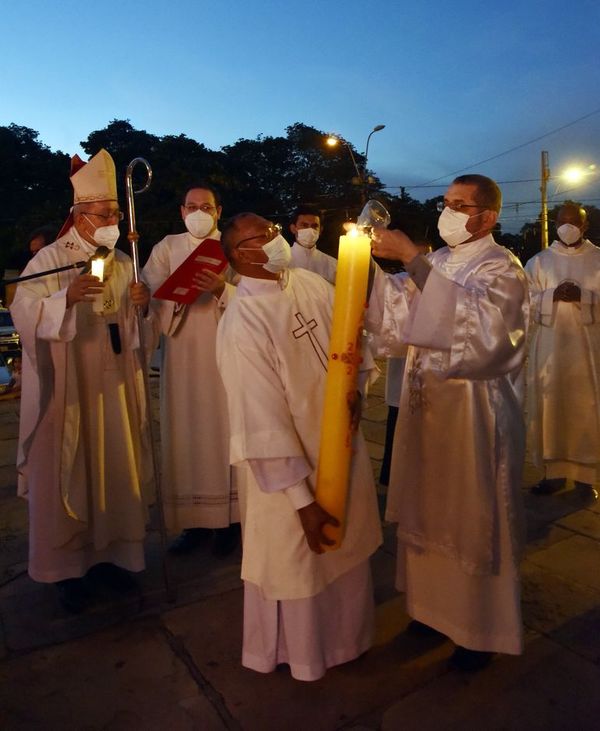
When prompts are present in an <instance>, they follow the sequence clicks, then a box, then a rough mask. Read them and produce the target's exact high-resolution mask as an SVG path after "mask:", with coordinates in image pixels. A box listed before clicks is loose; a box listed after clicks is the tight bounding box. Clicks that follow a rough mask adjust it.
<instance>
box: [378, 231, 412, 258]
mask: <svg viewBox="0 0 600 731" xmlns="http://www.w3.org/2000/svg"><path fill="white" fill-rule="evenodd" d="M371 245H372V250H373V255H374V256H377V257H379V258H381V259H393V260H399V261H401V262H402V263H403V264H408V262H409V261H412V260H413V259H414V258H415V256H417V255H418V254H419V253H420V252H419V249H418V248H417V247H416V246H415V244H413V242H412V241H411V240H410V239H409V238H408V236H407V235H406V234H405V233H403V232H402V231H398V230H392V231H390V230H388V229H385V228H373V230H372V231H371Z"/></svg>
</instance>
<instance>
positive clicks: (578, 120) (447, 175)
mask: <svg viewBox="0 0 600 731" xmlns="http://www.w3.org/2000/svg"><path fill="white" fill-rule="evenodd" d="M599 112H600V107H598V109H594V110H593V111H591V112H588V113H587V114H584V115H583V116H582V117H578V118H577V119H574V120H573V121H572V122H567V124H563V125H562V126H560V127H557V128H556V129H553V130H550V132H546V133H545V134H543V135H540V136H539V137H534V138H533V139H532V140H528V141H527V142H523V143H522V144H520V145H515V147H511V148H510V149H509V150H504V152H499V153H498V154H497V155H492V157H488V158H486V159H485V160H479V162H474V163H472V164H471V165H468V166H467V167H464V168H460V169H459V170H455V171H454V172H452V173H446V175H440V177H439V178H433V180H428V181H427V183H424V184H423V185H422V186H409V185H407V186H406V187H407V188H412V187H425V186H428V185H430V184H431V183H436V182H437V181H438V180H443V179H444V178H449V177H450V176H451V175H456V174H457V173H462V172H464V171H465V170H470V169H471V168H474V167H475V166H476V165H483V164H484V163H486V162H491V161H492V160H497V159H498V158H499V157H502V156H503V155H508V154H509V153H511V152H514V151H515V150H521V149H522V148H523V147H527V146H528V145H532V144H533V143H534V142H539V141H540V140H543V139H545V138H546V137H550V135H553V134H556V133H557V132H561V131H562V130H563V129H567V127H572V126H573V125H574V124H578V123H579V122H582V121H583V120H584V119H588V117H593V116H594V114H598V113H599Z"/></svg>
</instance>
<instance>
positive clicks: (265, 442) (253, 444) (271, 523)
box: [217, 269, 381, 680]
mask: <svg viewBox="0 0 600 731" xmlns="http://www.w3.org/2000/svg"><path fill="white" fill-rule="evenodd" d="M332 301H333V288H332V287H331V285H330V284H328V283H327V282H326V281H325V280H324V279H323V278H321V277H319V276H316V275H315V274H314V273H311V272H307V271H304V270H302V269H293V270H289V271H288V272H287V273H286V275H285V277H284V279H283V280H282V281H281V282H276V281H272V280H262V279H251V278H247V277H242V279H241V281H240V284H239V285H238V291H237V296H236V298H235V301H233V302H232V303H230V305H229V307H228V309H227V311H226V312H225V314H224V316H223V318H222V320H221V322H220V324H219V332H218V337H217V357H218V361H219V368H220V370H221V373H222V375H223V382H224V384H225V388H226V391H227V397H228V405H229V414H230V423H231V461H232V464H234V465H238V469H241V470H243V471H244V472H245V473H246V475H247V478H246V479H244V481H243V484H244V489H243V490H242V491H241V493H240V497H241V502H242V526H243V539H244V550H243V557H242V578H243V579H244V582H245V586H246V594H245V596H246V599H245V602H246V607H247V611H246V613H245V629H244V653H243V662H244V664H245V665H247V666H248V667H252V668H254V669H256V670H260V671H263V672H267V671H269V670H273V669H274V667H275V664H276V662H280V661H282V658H285V661H287V662H289V663H290V667H291V670H292V674H293V675H294V677H297V678H299V679H305V680H312V679H316V678H317V677H320V676H321V675H322V674H323V672H324V671H325V669H326V667H328V666H330V665H331V664H336V663H338V662H345V661H347V660H350V659H352V658H353V657H356V656H357V655H358V654H361V653H362V652H364V650H365V649H367V647H368V646H369V644H370V642H371V632H372V625H371V623H370V621H367V620H365V617H372V604H373V598H372V594H371V592H370V591H367V590H365V586H366V583H368V582H370V573H369V571H368V566H367V565H366V562H367V561H368V558H369V556H370V555H371V554H372V553H373V552H374V551H375V550H376V548H377V546H378V545H379V544H380V542H381V529H380V524H379V516H378V511H377V504H376V497H375V487H374V482H373V474H372V470H371V466H370V461H369V457H368V453H367V450H366V445H365V442H364V439H363V438H362V435H360V434H357V436H356V440H355V441H356V443H355V447H356V453H355V455H354V458H353V464H352V469H351V480H350V488H349V495H350V498H349V505H348V517H347V529H346V535H345V537H344V541H343V543H342V547H341V548H340V549H339V550H337V551H328V552H325V553H324V554H321V555H317V554H315V553H313V552H312V551H310V549H309V548H308V544H307V542H306V538H305V536H304V532H303V530H302V526H301V523H300V520H299V517H298V515H297V508H298V507H302V505H305V504H307V500H306V499H305V498H302V497H300V498H299V497H298V495H299V494H300V495H302V493H303V494H304V496H306V495H308V501H311V500H312V494H313V491H314V480H315V473H316V464H317V460H318V451H319V441H320V428H319V421H320V418H321V412H322V402H323V395H324V385H325V376H326V369H327V353H328V346H329V336H330V328H331V313H332ZM261 463H268V464H267V466H266V467H265V468H264V469H260V464H261ZM271 465H273V466H272V467H271ZM275 465H279V466H278V467H275ZM270 472H274V473H276V474H277V478H272V479H269V473H270ZM286 478H287V479H286ZM275 483H278V484H275ZM283 488H285V489H283ZM299 500H300V502H299ZM325 597H328V599H327V598H325ZM327 601H330V602H331V604H330V614H331V616H332V617H333V616H337V615H336V613H337V612H338V611H339V612H340V616H344V617H347V621H346V622H341V623H340V624H339V625H335V623H333V624H334V626H331V627H329V629H328V630H327V632H325V631H324V630H325V626H324V625H323V622H322V621H321V625H322V626H321V631H320V632H310V633H308V635H307V634H306V629H307V627H309V626H313V627H314V624H315V622H316V623H317V624H319V620H318V617H319V615H320V612H321V611H322V605H323V602H325V603H327ZM353 601H355V602H357V603H358V605H357V607H355V610H356V611H352V612H348V611H344V610H343V605H344V604H345V603H348V602H353ZM319 607H321V608H319ZM273 612H275V614H273ZM277 617H279V619H278V621H275V620H274V618H277ZM298 634H300V636H301V637H302V642H300V643H299V642H298V637H297V635H298ZM300 645H303V647H304V651H303V652H298V651H297V650H298V649H299V647H300ZM294 648H296V649H294Z"/></svg>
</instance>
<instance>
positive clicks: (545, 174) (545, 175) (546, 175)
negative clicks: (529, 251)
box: [540, 150, 550, 249]
mask: <svg viewBox="0 0 600 731" xmlns="http://www.w3.org/2000/svg"><path fill="white" fill-rule="evenodd" d="M549 179H550V168H549V167H548V152H547V151H546V150H542V184H541V186H540V193H541V194H542V220H541V225H542V249H547V248H548V180H549Z"/></svg>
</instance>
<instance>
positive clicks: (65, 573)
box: [11, 150, 153, 612]
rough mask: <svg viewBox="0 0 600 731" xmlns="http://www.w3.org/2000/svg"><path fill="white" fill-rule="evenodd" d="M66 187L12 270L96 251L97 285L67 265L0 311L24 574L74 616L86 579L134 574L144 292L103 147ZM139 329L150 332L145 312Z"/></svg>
mask: <svg viewBox="0 0 600 731" xmlns="http://www.w3.org/2000/svg"><path fill="white" fill-rule="evenodd" d="M71 183H72V184H73V189H74V194H75V195H74V197H75V200H74V206H73V209H72V212H71V214H70V216H69V219H68V221H67V223H66V224H65V226H64V227H63V234H61V235H60V236H59V238H58V239H57V241H55V242H54V243H52V244H50V245H49V246H45V247H44V248H43V249H41V250H40V251H39V252H38V253H37V254H36V256H35V257H34V258H33V259H32V260H31V261H30V262H29V264H28V265H27V267H26V269H25V271H24V274H25V275H29V274H36V273H41V272H44V271H46V270H48V269H53V268H55V267H60V266H65V265H69V264H74V263H75V262H78V261H82V260H83V261H85V260H90V259H91V258H92V257H93V256H94V254H95V253H96V251H97V249H98V248H99V247H105V248H106V250H110V251H109V254H108V256H107V257H106V259H105V266H104V271H103V280H104V281H103V283H101V282H100V281H99V278H98V277H97V276H94V275H93V274H89V273H82V272H81V269H80V268H74V269H69V270H67V271H63V272H60V273H57V274H52V275H45V276H40V277H39V278H35V279H31V280H29V281H26V282H22V283H21V284H19V285H18V287H17V292H16V295H15V299H14V301H13V303H12V306H11V313H12V316H13V318H14V322H15V326H16V327H17V329H18V331H19V334H20V336H21V342H22V344H23V396H22V408H21V421H20V432H19V453H18V458H17V459H18V464H17V466H18V469H19V494H20V495H21V496H23V497H26V498H27V499H28V502H29V575H30V576H31V578H32V579H34V580H35V581H40V582H47V583H55V584H56V586H57V589H58V592H59V598H60V601H61V603H62V605H63V606H64V608H65V609H66V610H67V611H70V612H80V611H82V610H83V609H85V608H86V606H87V604H88V603H89V602H90V594H89V591H88V589H89V582H88V579H89V578H90V577H91V578H95V579H97V580H100V581H102V582H103V583H109V584H110V585H111V586H113V587H114V588H120V589H127V588H131V586H132V580H131V578H130V577H129V575H128V574H127V573H126V571H141V570H142V569H143V568H144V545H143V541H144V537H145V525H146V506H145V501H144V496H143V483H144V481H146V482H148V479H149V477H151V472H150V471H149V467H150V465H149V463H148V460H147V459H146V460H145V459H144V457H145V456H147V447H148V442H147V436H148V435H147V431H146V423H147V418H148V409H147V404H146V403H145V397H144V391H143V380H142V374H143V371H142V369H143V368H145V367H146V364H147V359H146V354H144V353H141V352H140V348H139V338H138V334H137V325H136V321H137V318H136V309H135V306H136V305H137V306H140V307H143V308H146V307H147V306H148V302H149V299H150V293H149V291H148V288H147V287H146V285H144V284H142V283H138V284H134V283H133V282H132V279H133V267H132V263H131V259H130V258H129V257H128V256H127V255H126V254H124V253H122V252H121V251H118V250H116V249H114V246H115V244H116V242H117V239H118V237H119V227H118V223H119V221H120V220H121V219H122V217H123V214H122V213H121V211H120V210H119V203H118V200H117V185H116V179H115V165H114V162H113V160H112V158H111V156H110V155H109V154H108V152H106V150H100V152H98V154H97V155H95V156H94V157H93V158H92V159H91V160H90V161H89V162H88V163H87V164H86V163H83V162H82V161H81V160H80V159H79V158H78V157H77V156H75V157H74V158H73V161H72V175H71ZM145 324H146V325H147V327H148V328H149V329H152V326H153V319H152V316H151V315H150V316H149V317H148V318H146V321H145ZM125 570H126V571H125ZM88 571H89V572H90V573H89V575H88V577H86V574H87V573H88ZM84 577H86V578H85V579H84Z"/></svg>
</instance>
